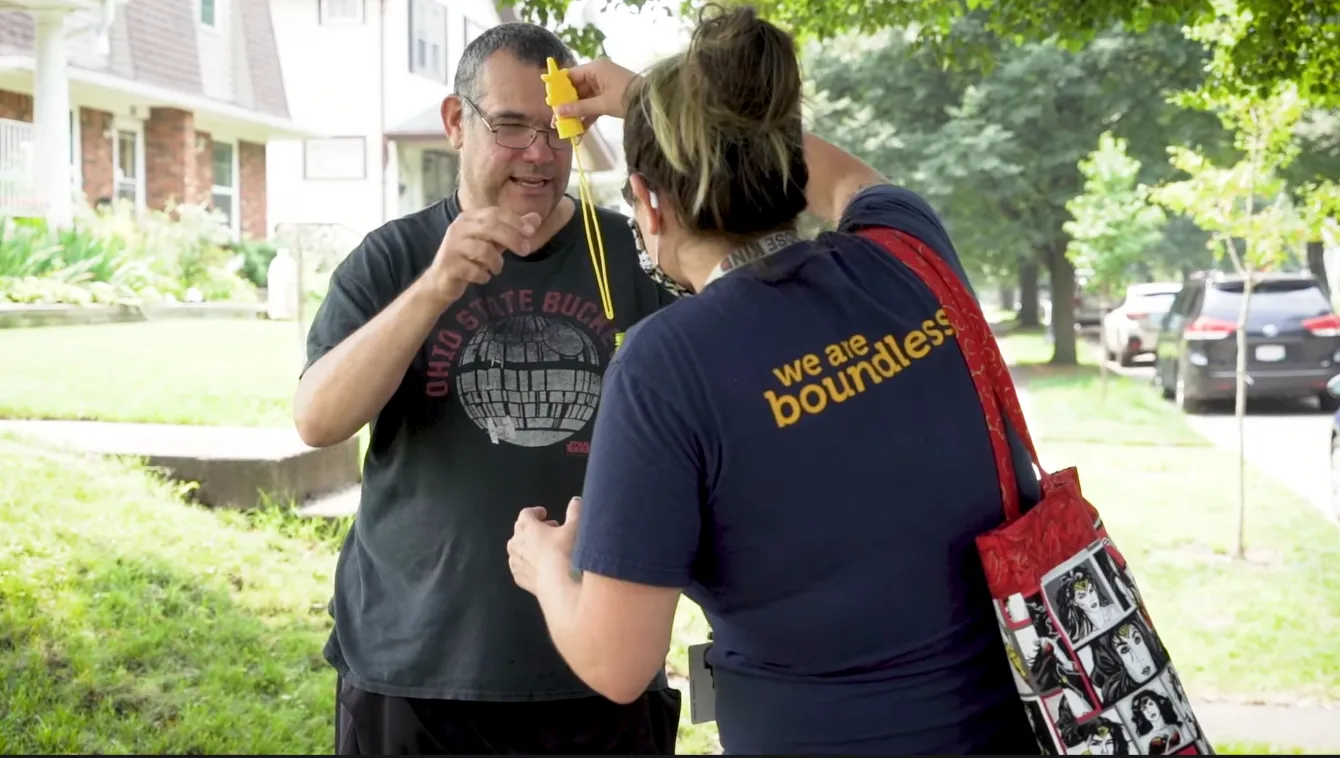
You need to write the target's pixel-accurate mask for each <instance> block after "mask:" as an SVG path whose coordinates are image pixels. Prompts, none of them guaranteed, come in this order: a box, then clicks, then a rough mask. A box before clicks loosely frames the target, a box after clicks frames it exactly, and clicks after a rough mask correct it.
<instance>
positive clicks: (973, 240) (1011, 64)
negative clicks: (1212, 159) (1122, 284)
mask: <svg viewBox="0 0 1340 758" xmlns="http://www.w3.org/2000/svg"><path fill="white" fill-rule="evenodd" d="M953 34H954V35H956V36H955V37H954V39H953V40H951V41H952V42H953V43H954V44H960V41H961V44H968V45H977V46H982V45H990V46H992V47H993V49H994V50H995V51H996V52H995V56H996V60H997V63H996V65H995V66H993V67H992V68H991V69H990V71H988V72H987V73H985V74H982V73H981V72H978V71H972V70H969V71H956V70H954V69H943V68H942V67H941V66H940V65H939V62H938V60H937V58H936V57H935V55H934V52H933V51H930V50H927V49H925V48H918V47H917V46H916V43H915V37H914V35H913V34H912V33H910V32H903V31H899V30H886V31H884V32H880V33H879V34H876V35H873V36H872V37H870V38H868V39H866V40H858V39H847V38H844V39H843V40H842V41H841V44H834V45H827V46H825V47H824V49H823V50H822V52H820V53H819V54H818V55H816V56H813V57H812V58H810V60H809V61H808V66H807V68H808V70H809V72H810V74H811V76H812V77H813V80H814V85H815V89H816V90H817V91H818V93H820V96H818V97H816V98H815V102H816V114H818V115H816V118H815V119H814V122H813V128H815V129H816V130H817V131H820V132H822V133H825V136H829V137H830V138H832V139H833V140H834V141H835V142H837V143H838V144H841V145H843V146H844V147H847V148H848V149H850V150H852V151H853V152H855V153H857V154H858V155H860V156H862V157H863V158H865V159H866V160H867V161H869V162H870V163H871V164H872V165H874V166H875V167H877V168H879V169H880V170H881V171H883V172H885V174H886V175H887V176H889V177H890V178H892V179H893V180H895V181H898V182H901V183H903V184H906V185H908V186H910V187H912V188H913V189H916V190H917V191H918V192H921V193H923V194H924V195H926V196H927V197H928V198H929V199H930V200H931V201H932V202H933V203H934V204H935V205H936V207H937V209H938V210H939V211H940V213H941V214H942V215H943V216H944V217H945V220H946V223H947V224H948V225H949V226H950V230H951V233H953V234H954V236H955V239H956V242H957V244H958V246H959V248H960V251H961V253H962V254H963V257H964V260H965V265H968V266H969V270H970V273H972V272H983V273H995V274H997V275H998V274H999V273H1000V272H1002V271H1013V270H1014V269H1015V267H1016V266H1017V265H1018V261H1019V260H1020V259H1021V258H1025V257H1029V258H1033V259H1035V260H1037V261H1038V262H1039V263H1040V264H1041V265H1042V266H1043V267H1044V268H1045V269H1046V270H1047V272H1048V279H1049V280H1050V285H1051V299H1052V319H1053V324H1054V326H1055V331H1056V334H1057V339H1056V342H1055V354H1054V356H1053V361H1054V362H1056V363H1061V364H1073V363H1075V362H1076V344H1075V335H1074V312H1073V303H1074V296H1075V274H1074V267H1073V265H1072V264H1071V262H1070V260H1069V258H1068V257H1067V255H1066V249H1067V247H1068V246H1069V236H1068V234H1067V233H1066V231H1065V227H1064V225H1065V222H1066V221H1068V220H1070V213H1069V211H1067V209H1066V203H1067V202H1068V201H1069V200H1070V199H1071V198H1073V197H1074V196H1075V195H1078V194H1079V193H1080V191H1081V188H1082V181H1083V180H1082V177H1081V175H1080V172H1079V170H1078V168H1077V164H1078V163H1079V161H1080V160H1081V159H1083V158H1084V157H1085V156H1086V155H1087V154H1088V153H1089V152H1090V151H1091V150H1092V149H1093V146H1094V145H1095V144H1097V142H1098V137H1099V135H1100V134H1102V133H1104V132H1112V133H1113V134H1114V135H1117V136H1120V137H1122V138H1123V139H1125V140H1126V141H1127V146H1128V148H1127V149H1128V150H1129V152H1130V154H1131V155H1132V156H1134V157H1135V158H1136V159H1137V160H1138V161H1140V163H1141V165H1142V168H1141V174H1142V176H1141V177H1140V179H1141V181H1142V182H1144V183H1148V184H1153V183H1156V182H1159V181H1162V180H1165V179H1168V178H1171V175H1172V173H1173V171H1172V169H1171V167H1170V166H1169V165H1168V163H1167V161H1166V160H1164V158H1165V156H1166V154H1167V153H1166V147H1167V145H1169V144H1170V143H1172V144H1187V145H1196V146H1200V147H1202V148H1203V149H1205V150H1206V151H1207V152H1208V153H1211V154H1215V155H1218V154H1219V153H1220V152H1222V151H1221V150H1220V146H1221V143H1222V141H1223V135H1224V131H1223V128H1222V127H1221V126H1220V125H1219V123H1218V121H1217V120H1216V119H1215V118H1214V116H1212V115H1209V114H1205V113H1199V112H1193V111H1187V110H1184V109H1181V108H1178V107H1176V106H1174V105H1171V104H1169V103H1168V102H1167V101H1166V96H1165V94H1164V93H1166V92H1173V91H1179V90H1183V89H1187V88H1192V87H1195V86H1197V85H1198V84H1199V83H1200V82H1201V80H1202V77H1203V73H1202V67H1203V65H1204V62H1205V53H1204V50H1203V48H1202V47H1201V46H1200V45H1199V44H1198V43H1196V42H1194V41H1190V40H1187V39H1186V38H1185V37H1184V36H1183V35H1182V34H1181V32H1180V31H1178V30H1177V29H1173V28H1170V27H1156V28H1154V29H1151V30H1150V31H1149V33H1147V34H1142V35H1134V34H1129V33H1125V32H1122V31H1120V30H1110V31H1108V32H1106V33H1104V34H1103V35H1101V36H1100V37H1098V38H1097V39H1095V41H1094V43H1093V44H1091V45H1089V46H1088V47H1086V48H1084V49H1083V50H1080V51H1078V52H1075V51H1071V50H1067V49H1065V48H1062V47H1060V46H1059V45H1056V44H1053V43H1048V42H1043V43H1027V44H1022V45H1019V44H1013V43H1011V42H1008V41H1006V40H1002V39H1000V38H999V37H998V36H997V35H994V34H993V33H991V32H990V31H989V30H988V29H987V27H986V25H985V24H984V23H983V22H982V21H981V20H980V19H978V18H977V17H972V16H970V17H967V18H963V19H961V20H960V21H959V22H958V23H957V25H956V26H955V28H954V30H953Z"/></svg>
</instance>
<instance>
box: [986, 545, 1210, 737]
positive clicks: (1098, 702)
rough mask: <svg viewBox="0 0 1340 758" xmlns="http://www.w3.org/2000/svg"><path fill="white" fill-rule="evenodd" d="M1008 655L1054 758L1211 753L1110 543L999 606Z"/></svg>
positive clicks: (1064, 565) (1040, 734) (1039, 732)
mask: <svg viewBox="0 0 1340 758" xmlns="http://www.w3.org/2000/svg"><path fill="white" fill-rule="evenodd" d="M996 615H997V618H998V619H999V621H1000V629H1001V635H1002V637H1003V639H1004V642H1005V651H1006V654H1007V655H1008V657H1009V659H1010V664H1011V669H1012V670H1013V671H1014V680H1015V685H1016V686H1017V687H1018V689H1019V694H1020V696H1021V697H1022V698H1023V700H1024V707H1025V709H1026V710H1027V712H1028V718H1029V721H1031V722H1032V724H1033V730H1034V732H1035V733H1036V734H1037V738H1038V743H1039V744H1040V745H1041V746H1042V748H1043V750H1044V751H1046V752H1048V753H1050V754H1066V755H1137V754H1138V755H1210V754H1213V751H1212V750H1211V749H1210V746H1209V744H1208V743H1207V741H1206V740H1205V739H1204V735H1202V734H1201V732H1200V726H1199V725H1198V724H1197V722H1196V717H1195V715H1194V713H1193V711H1192V709H1191V704H1190V702H1189V701H1188V699H1187V696H1186V691H1185V690H1184V689H1183V688H1182V683H1181V680H1179V679H1178V678H1177V671H1176V669H1175V668H1174V667H1173V665H1172V662H1171V661H1170V660H1169V659H1168V655H1167V653H1166V652H1165V651H1164V649H1163V646H1162V645H1161V644H1160V642H1159V638H1158V635H1157V634H1155V633H1154V631H1153V624H1152V622H1151V621H1150V619H1149V615H1148V613H1147V612H1146V610H1145V606H1144V603H1143V601H1142V600H1141V598H1140V591H1139V589H1138V588H1137V587H1136V584H1135V579H1134V578H1133V577H1132V576H1131V574H1130V572H1129V571H1128V570H1127V567H1126V563H1125V561H1124V560H1123V559H1122V557H1121V554H1120V553H1119V552H1118V551H1117V549H1116V547H1115V546H1113V545H1112V543H1111V541H1110V540H1109V539H1107V538H1106V537H1104V538H1101V539H1099V540H1097V541H1096V542H1094V543H1093V544H1092V545H1090V546H1089V547H1088V548H1087V549H1085V550H1084V551H1082V552H1080V553H1079V554H1078V555H1076V556H1074V557H1073V558H1072V559H1071V560H1069V561H1066V562H1064V563H1062V564H1060V565H1058V566H1057V567H1056V568H1055V569H1053V570H1052V571H1049V572H1047V574H1045V575H1044V576H1043V579H1042V582H1041V584H1040V586H1038V587H1037V588H1036V589H1035V590H1034V591H1033V592H1029V593H1026V594H1025V593H1014V594H1012V595H1009V596H1008V597H1006V598H1003V599H1001V600H998V601H996Z"/></svg>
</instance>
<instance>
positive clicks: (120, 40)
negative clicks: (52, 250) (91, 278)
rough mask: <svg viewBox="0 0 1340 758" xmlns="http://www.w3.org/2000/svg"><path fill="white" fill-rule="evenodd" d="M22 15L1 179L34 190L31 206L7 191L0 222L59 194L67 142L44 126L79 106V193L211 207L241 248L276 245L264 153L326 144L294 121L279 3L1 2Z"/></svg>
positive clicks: (75, 169) (2, 137)
mask: <svg viewBox="0 0 1340 758" xmlns="http://www.w3.org/2000/svg"><path fill="white" fill-rule="evenodd" d="M15 6H21V7H23V8H24V9H23V10H8V9H5V10H0V169H7V170H8V171H9V174H8V175H9V176H10V177H13V176H15V175H18V176H20V177H21V178H22V179H24V180H29V181H30V184H29V185H27V188H28V190H29V192H28V197H27V198H22V197H19V196H21V195H23V194H24V193H23V192H21V191H16V190H15V187H20V188H22V187H23V186H24V185H23V182H22V181H20V182H17V183H15V182H14V181H10V182H9V183H8V184H5V183H3V182H0V214H4V215H36V214H34V213H25V205H24V203H23V202H19V201H20V200H26V201H27V206H26V208H27V209H31V208H32V207H33V206H34V203H33V199H34V198H51V197H55V196H56V194H57V193H58V192H59V191H58V190H57V189H55V188H52V187H43V181H44V179H43V177H44V176H45V175H50V174H52V173H53V172H51V171H46V172H44V171H43V170H41V168H40V167H41V166H43V165H46V166H48V167H50V166H51V165H52V164H51V163H46V164H43V163H42V159H43V158H44V157H51V155H50V153H49V152H44V150H46V151H50V150H52V149H53V147H52V145H51V144H50V143H47V144H46V145H43V144H42V142H43V140H50V139H52V137H51V136H50V135H49V134H48V132H50V133H51V134H55V133H56V132H59V131H62V130H61V129H48V128H46V127H44V126H34V121H36V122H37V123H38V124H50V123H52V121H51V120H47V121H43V119H42V113H44V112H45V113H46V114H47V115H48V118H50V117H51V114H52V113H53V112H58V111H52V110H50V109H51V108H58V109H62V110H63V108H61V106H63V105H65V103H64V102H62V101H63V100H66V99H68V111H69V120H70V124H69V127H70V139H69V143H68V145H66V146H65V147H67V148H68V158H69V181H68V185H69V189H70V190H71V191H72V194H73V195H75V196H77V197H81V198H82V200H83V201H84V202H88V203H90V204H92V203H97V202H99V201H102V200H105V199H110V198H113V197H116V198H125V199H129V200H132V201H134V202H135V203H136V204H138V205H140V206H141V207H150V208H163V207H165V206H166V205H167V204H168V203H169V202H171V201H177V202H186V203H202V202H204V203H210V204H212V205H213V206H214V207H215V208H217V209H218V210H219V211H220V212H222V213H223V214H224V215H225V216H226V217H227V220H228V223H229V225H230V227H231V228H232V229H233V231H234V233H235V234H237V235H238V236H240V237H242V238H247V239H263V238H266V237H268V236H269V232H270V228H271V225H270V222H269V220H268V219H267V204H268V202H267V197H266V186H267V179H266V144H267V143H268V142H269V141H271V140H273V139H293V138H303V137H308V136H315V135H314V133H313V132H310V131H308V130H304V129H301V128H299V127H298V126H297V125H296V124H294V123H293V122H292V119H291V118H290V116H289V109H288V99H287V96H286V93H285V90H284V79H283V74H282V72H281V69H280V60H279V52H278V50H277V48H276V44H275V35H274V29H273V22H272V19H271V15H270V5H269V0H0V8H13V7H15ZM55 6H61V7H59V8H55ZM53 29H54V30H55V31H54V32H53V31H52V30H53ZM53 48H55V49H56V52H55V53H53ZM62 58H64V60H62ZM43 67H46V72H47V73H46V74H45V79H44V78H43V76H44V74H43V72H42V69H43ZM51 69H55V70H56V71H57V73H56V74H54V75H53V74H52V73H50V71H51ZM62 69H63V71H62ZM61 73H63V74H64V76H61V75H60V74H61ZM59 79H64V81H65V83H66V84H67V86H68V95H65V93H62V92H61V91H60V90H59V86H58V85H59V82H58V83H57V85H56V86H55V87H53V85H52V84H51V82H52V81H54V80H59ZM35 90H36V92H37V101H38V102H37V103H35V102H34V94H33V93H34V91H35ZM62 95H65V97H62ZM44 96H46V97H50V98H51V100H50V102H48V103H47V106H46V107H47V108H48V110H47V111H42V110H41V109H42V107H43V106H42V104H41V103H42V100H43V97H44ZM35 115H36V116H37V118H36V119H35V118H34V117H35ZM58 126H63V125H59V124H58ZM25 137H26V139H25ZM60 142H64V140H60ZM34 155H35V156H36V160H34V159H33V156H34ZM57 168H63V167H60V166H57ZM59 173H63V171H62V172H59ZM48 181H49V180H48ZM6 190H8V192H6ZM44 190H45V192H44ZM44 202H46V203H50V201H48V200H38V201H37V202H36V205H38V206H41V204H42V203H44ZM42 207H46V206H42Z"/></svg>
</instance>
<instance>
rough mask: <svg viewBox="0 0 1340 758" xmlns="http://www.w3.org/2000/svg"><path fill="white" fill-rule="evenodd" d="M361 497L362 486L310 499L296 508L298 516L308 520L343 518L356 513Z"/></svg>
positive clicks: (357, 485)
mask: <svg viewBox="0 0 1340 758" xmlns="http://www.w3.org/2000/svg"><path fill="white" fill-rule="evenodd" d="M362 496H363V487H362V485H359V484H356V485H354V486H352V487H348V488H346V489H342V490H340V491H339V492H332V493H330V494H328V495H322V496H321V497H316V498H312V499H311V500H309V501H307V502H306V503H303V504H302V506H301V507H299V508H298V515H299V516H307V517H309V518H345V517H346V516H352V515H354V514H356V513H358V503H359V499H360V498H361V497H362Z"/></svg>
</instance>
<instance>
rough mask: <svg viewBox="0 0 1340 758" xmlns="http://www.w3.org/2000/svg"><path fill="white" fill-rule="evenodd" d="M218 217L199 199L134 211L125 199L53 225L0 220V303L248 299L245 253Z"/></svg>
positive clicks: (251, 286)
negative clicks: (64, 224) (59, 225)
mask: <svg viewBox="0 0 1340 758" xmlns="http://www.w3.org/2000/svg"><path fill="white" fill-rule="evenodd" d="M222 222H223V218H222V216H221V215H220V214H218V213H217V212H216V211H213V210H211V209H209V208H207V207H205V206H203V205H176V206H173V207H171V208H169V209H168V210H166V211H158V210H148V211H141V210H137V209H136V208H135V207H134V205H133V204H132V203H129V202H125V201H118V202H116V203H114V204H113V205H111V206H110V207H106V208H103V209H99V210H96V211H95V210H93V209H90V208H82V209H81V210H80V212H79V214H78V216H77V218H76V219H75V223H74V225H73V226H72V227H70V228H65V229H59V230H52V229H48V228H47V226H46V224H45V223H43V222H42V221H40V220H36V221H35V220H30V219H24V220H14V219H3V220H0V302H3V301H6V300H7V301H10V302H20V303H68V304H75V305H87V304H91V303H146V302H162V301H169V302H171V301H181V300H197V299H199V300H255V299H256V290H255V286H254V284H253V282H252V281H249V279H250V277H249V276H246V275H244V273H243V270H244V268H245V266H246V265H247V259H246V255H245V254H243V253H239V252H238V251H236V250H235V249H234V248H235V247H236V246H235V244H234V243H233V241H232V240H231V239H230V237H229V235H228V230H227V229H226V227H225V226H224V225H223V223H222ZM267 263H268V261H267Z"/></svg>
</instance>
